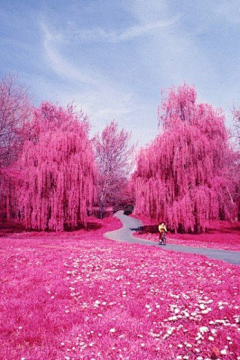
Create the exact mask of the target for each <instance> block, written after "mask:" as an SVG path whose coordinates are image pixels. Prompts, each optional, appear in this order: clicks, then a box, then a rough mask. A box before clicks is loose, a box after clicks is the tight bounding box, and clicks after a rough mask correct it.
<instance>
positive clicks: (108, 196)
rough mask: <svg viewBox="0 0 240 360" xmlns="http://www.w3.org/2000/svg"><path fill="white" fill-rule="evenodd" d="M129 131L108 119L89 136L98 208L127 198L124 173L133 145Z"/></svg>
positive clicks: (131, 154)
mask: <svg viewBox="0 0 240 360" xmlns="http://www.w3.org/2000/svg"><path fill="white" fill-rule="evenodd" d="M130 138H131V134H130V133H129V132H127V131H125V130H124V129H122V130H119V129H118V124H117V122H115V121H111V122H110V124H108V125H107V126H106V127H105V128H104V129H103V131H102V133H101V134H100V133H98V134H97V135H96V136H95V138H94V139H93V142H94V148H95V156H96V162H97V165H98V168H99V177H98V204H99V206H100V209H101V211H103V208H104V207H106V206H108V205H116V204H119V203H124V202H128V201H129V199H130V200H132V199H131V196H130V194H129V191H128V177H129V172H130V168H131V165H132V159H133V152H134V146H131V145H130Z"/></svg>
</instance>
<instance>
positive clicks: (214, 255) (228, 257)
mask: <svg viewBox="0 0 240 360" xmlns="http://www.w3.org/2000/svg"><path fill="white" fill-rule="evenodd" d="M114 216H116V217H117V218H118V219H119V220H120V221H121V222H122V225H123V227H122V228H121V229H119V230H114V231H110V232H107V233H105V234H104V236H105V237H106V238H108V239H111V240H115V241H120V242H127V243H130V244H142V245H147V246H155V247H157V248H161V249H163V250H172V251H178V252H184V253H189V254H199V255H204V256H207V257H208V258H210V259H216V260H222V261H225V262H228V263H230V264H233V265H240V252H239V251H228V250H217V249H210V248H197V247H190V246H184V245H174V244H167V245H166V246H161V247H160V245H158V244H157V243H156V242H155V241H149V240H144V239H140V238H137V237H134V236H133V235H132V233H133V232H134V230H131V229H136V228H138V227H139V226H142V225H143V224H142V222H141V220H139V219H136V218H133V217H131V216H127V215H124V214H123V211H118V212H117V213H116V214H115V215H114Z"/></svg>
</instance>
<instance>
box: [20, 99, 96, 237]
mask: <svg viewBox="0 0 240 360" xmlns="http://www.w3.org/2000/svg"><path fill="white" fill-rule="evenodd" d="M79 120H80V121H79ZM18 166H19V168H20V171H19V174H20V179H19V183H18V188H17V213H18V217H19V218H20V219H21V220H23V221H24V223H25V226H26V228H27V229H36V230H52V231H62V230H64V229H65V228H70V229H73V228H76V227H77V226H78V225H79V224H84V225H85V224H86V218H87V210H88V209H89V208H91V206H92V202H93V199H94V195H95V168H94V155H93V149H92V146H91V142H90V141H89V139H88V125H87V121H86V119H85V118H84V116H83V114H80V119H79V117H77V116H76V115H75V114H74V113H73V112H72V109H67V110H64V109H62V108H58V107H56V106H54V105H52V104H48V103H44V104H42V106H41V107H40V109H38V110H36V111H35V118H34V121H33V126H32V132H31V136H30V140H29V141H27V142H25V144H24V147H23V153H22V157H21V159H20V161H19V163H18Z"/></svg>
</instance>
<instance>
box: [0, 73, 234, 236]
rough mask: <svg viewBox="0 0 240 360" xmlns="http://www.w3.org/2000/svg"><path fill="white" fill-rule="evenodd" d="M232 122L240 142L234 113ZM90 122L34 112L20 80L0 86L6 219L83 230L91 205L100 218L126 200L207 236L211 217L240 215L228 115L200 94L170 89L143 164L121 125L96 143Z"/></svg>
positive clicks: (0, 194)
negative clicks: (202, 101)
mask: <svg viewBox="0 0 240 360" xmlns="http://www.w3.org/2000/svg"><path fill="white" fill-rule="evenodd" d="M234 118H235V124H236V138H238V139H239V132H238V131H239V126H238V124H239V119H240V116H239V111H238V110H235V111H234ZM90 126H91V124H90V122H89V120H88V118H87V115H86V114H84V113H83V111H78V112H76V111H75V109H74V107H73V106H68V107H67V108H62V107H60V106H57V105H54V104H51V103H49V102H43V103H42V104H41V105H40V106H39V107H38V108H35V107H34V106H33V105H32V104H31V101H30V100H29V96H28V93H27V90H26V89H24V87H23V86H22V85H21V84H19V83H18V82H17V79H16V78H15V77H14V76H12V75H9V76H7V77H5V78H4V79H3V80H2V81H1V83H0V218H1V221H8V222H9V221H18V222H21V223H22V224H23V225H24V226H25V227H26V229H29V230H31V229H34V230H51V231H62V230H66V229H75V228H77V227H79V226H86V223H87V215H88V214H89V213H91V212H92V209H93V208H98V209H99V212H100V216H102V215H103V213H104V210H105V209H106V208H107V207H108V206H115V205H118V204H121V203H122V204H128V203H134V204H135V212H136V213H139V214H141V215H145V216H147V217H151V218H152V219H155V220H156V221H163V220H164V221H166V223H167V225H168V227H169V228H170V229H172V230H175V231H186V232H188V231H196V232H200V231H205V229H206V227H207V225H208V221H210V220H212V219H221V220H224V219H236V218H237V217H238V216H239V203H240V201H239V152H238V151H239V148H236V147H235V148H234V147H233V146H232V145H230V144H231V142H230V139H229V135H228V133H227V130H226V127H225V118H224V115H223V113H222V112H220V111H219V110H214V109H213V108H212V107H211V106H210V105H208V104H198V103H197V94H196V91H195V89H194V88H192V87H190V86H188V85H186V84H184V85H183V86H180V87H179V88H173V89H171V90H170V91H169V93H168V94H167V96H166V97H165V99H164V100H163V103H162V106H161V108H160V110H159V135H158V136H157V137H156V139H154V140H153V141H152V143H151V144H150V145H149V146H148V147H146V148H144V149H141V150H140V151H139V153H138V155H137V160H136V157H135V156H134V155H135V147H134V146H131V144H130V140H131V139H130V138H131V136H130V133H129V132H127V131H125V130H124V129H122V130H120V129H119V128H118V124H117V122H115V121H112V122H110V123H109V124H107V125H106V127H105V128H104V130H103V131H102V132H101V133H98V134H96V136H95V137H94V138H93V139H91V138H90V136H89V130H90ZM133 159H135V163H133ZM133 166H134V168H135V171H134V172H133V173H132V170H131V169H132V168H133ZM130 174H131V176H130Z"/></svg>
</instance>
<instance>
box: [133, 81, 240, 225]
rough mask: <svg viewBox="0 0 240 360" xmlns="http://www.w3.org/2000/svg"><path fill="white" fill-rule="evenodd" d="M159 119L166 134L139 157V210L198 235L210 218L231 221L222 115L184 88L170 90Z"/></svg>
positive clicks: (225, 137)
mask: <svg viewBox="0 0 240 360" xmlns="http://www.w3.org/2000/svg"><path fill="white" fill-rule="evenodd" d="M159 119H160V125H161V126H162V129H163V131H162V132H160V134H159V135H158V136H157V138H156V139H155V140H154V141H153V142H152V143H151V145H150V146H149V147H147V148H145V149H143V150H142V151H141V153H140V155H139V158H138V164H137V169H136V172H135V174H134V183H135V192H136V211H137V212H139V213H142V214H144V215H146V216H149V217H151V218H154V219H157V220H159V221H163V220H164V221H166V222H167V224H168V226H169V228H171V229H173V230H175V231H197V232H200V231H204V230H205V229H206V226H207V224H208V220H210V219H229V218H230V217H231V216H233V213H234V210H235V207H234V204H233V199H232V196H231V194H230V189H231V182H230V180H229V178H228V177H227V176H226V173H227V169H228V168H227V165H228V161H229V157H230V153H231V151H230V148H229V146H228V141H227V139H228V136H227V131H226V128H225V124H224V115H223V113H222V111H220V110H214V109H213V108H212V106H211V105H209V104H198V103H197V94H196V90H195V89H194V88H193V87H190V86H188V85H187V84H184V85H183V86H180V87H178V88H173V89H170V91H169V93H168V95H167V97H166V98H165V99H164V100H163V102H162V106H161V107H160V109H159Z"/></svg>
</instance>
